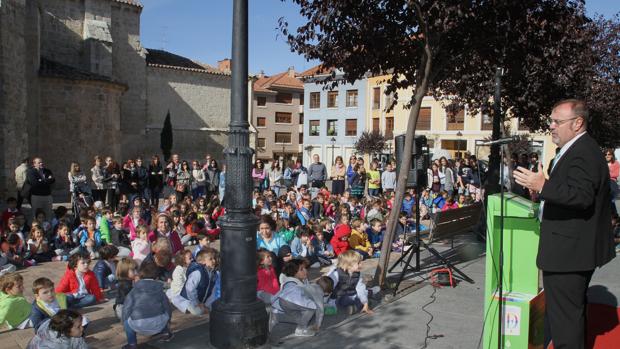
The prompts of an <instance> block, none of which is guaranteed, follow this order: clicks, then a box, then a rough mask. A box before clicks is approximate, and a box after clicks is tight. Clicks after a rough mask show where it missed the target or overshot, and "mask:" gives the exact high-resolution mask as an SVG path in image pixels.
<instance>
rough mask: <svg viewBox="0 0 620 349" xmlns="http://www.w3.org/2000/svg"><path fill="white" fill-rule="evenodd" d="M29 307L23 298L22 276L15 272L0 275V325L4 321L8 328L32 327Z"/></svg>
mask: <svg viewBox="0 0 620 349" xmlns="http://www.w3.org/2000/svg"><path fill="white" fill-rule="evenodd" d="M31 308H32V306H31V305H30V303H28V301H27V300H26V298H24V278H23V277H22V276H21V275H20V274H17V273H10V274H6V275H3V276H2V277H0V325H2V324H4V323H6V325H7V327H8V328H9V330H12V329H20V330H23V329H25V328H28V327H32V322H31V321H30V319H29V316H30V310H31Z"/></svg>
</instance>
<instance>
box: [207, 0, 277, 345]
mask: <svg viewBox="0 0 620 349" xmlns="http://www.w3.org/2000/svg"><path fill="white" fill-rule="evenodd" d="M231 70H232V90H231V118H230V125H229V128H230V133H229V137H228V147H227V148H226V149H224V155H225V157H226V164H227V172H228V173H227V176H226V177H227V180H226V194H227V195H226V200H225V207H226V215H225V216H223V217H222V218H220V221H219V223H220V226H221V227H222V234H221V246H220V248H221V267H220V270H221V291H222V295H221V297H220V299H218V300H217V301H216V302H215V303H214V304H213V309H212V311H211V313H210V321H209V331H210V341H211V344H212V345H213V346H214V347H216V348H218V349H236V348H255V347H259V346H261V345H263V344H265V343H266V342H267V337H268V317H267V312H266V310H265V306H264V304H263V303H262V302H260V301H259V300H257V298H256V226H257V225H258V219H257V218H256V216H255V215H254V214H253V213H252V211H251V202H252V180H251V177H250V173H251V161H252V156H253V153H254V151H253V150H252V148H250V145H249V143H250V137H249V123H248V103H247V101H248V80H247V79H248V0H234V5H233V43H232V69H231Z"/></svg>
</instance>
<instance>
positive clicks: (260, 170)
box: [252, 159, 267, 193]
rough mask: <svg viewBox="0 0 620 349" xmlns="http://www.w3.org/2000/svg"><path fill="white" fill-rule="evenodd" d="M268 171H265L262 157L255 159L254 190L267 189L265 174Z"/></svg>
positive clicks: (253, 170) (261, 190)
mask: <svg viewBox="0 0 620 349" xmlns="http://www.w3.org/2000/svg"><path fill="white" fill-rule="evenodd" d="M266 175H267V173H266V172H265V164H263V161H262V160H261V159H256V161H254V168H253V169H252V181H253V182H254V190H258V191H259V192H261V193H262V192H263V190H265V186H264V183H265V176H266Z"/></svg>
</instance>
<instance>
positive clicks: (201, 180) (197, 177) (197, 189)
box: [192, 160, 207, 200]
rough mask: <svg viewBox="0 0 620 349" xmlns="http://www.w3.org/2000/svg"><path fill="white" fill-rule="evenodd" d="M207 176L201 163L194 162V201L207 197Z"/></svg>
mask: <svg viewBox="0 0 620 349" xmlns="http://www.w3.org/2000/svg"><path fill="white" fill-rule="evenodd" d="M206 181H207V179H206V176H205V173H204V171H203V170H202V167H201V166H200V162H198V160H194V161H192V199H194V200H196V199H198V198H199V197H201V196H203V195H205V184H206Z"/></svg>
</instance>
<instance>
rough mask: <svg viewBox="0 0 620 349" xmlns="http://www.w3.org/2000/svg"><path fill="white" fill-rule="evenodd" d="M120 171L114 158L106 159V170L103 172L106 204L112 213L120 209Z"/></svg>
mask: <svg viewBox="0 0 620 349" xmlns="http://www.w3.org/2000/svg"><path fill="white" fill-rule="evenodd" d="M120 174H121V172H120V169H119V166H118V164H117V163H116V162H115V161H114V160H112V157H110V156H108V157H107V158H105V168H104V170H103V182H104V183H105V190H106V203H107V204H108V206H110V209H111V210H112V211H116V209H117V208H118V193H117V192H116V191H117V190H118V181H119V179H120Z"/></svg>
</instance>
